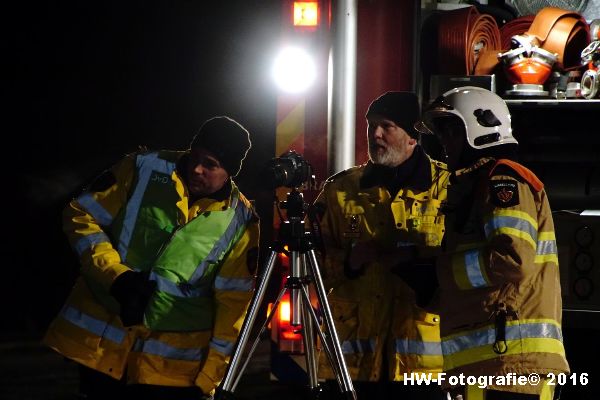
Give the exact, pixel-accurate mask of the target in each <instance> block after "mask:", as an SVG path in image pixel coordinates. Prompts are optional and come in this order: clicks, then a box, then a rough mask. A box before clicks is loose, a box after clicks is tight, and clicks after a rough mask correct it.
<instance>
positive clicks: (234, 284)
mask: <svg viewBox="0 0 600 400" xmlns="http://www.w3.org/2000/svg"><path fill="white" fill-rule="evenodd" d="M253 288H254V278H252V277H248V278H226V277H224V276H220V275H219V276H217V278H216V279H215V289H217V290H233V291H238V292H249V291H251V290H252V289H253Z"/></svg>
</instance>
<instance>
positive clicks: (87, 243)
mask: <svg viewBox="0 0 600 400" xmlns="http://www.w3.org/2000/svg"><path fill="white" fill-rule="evenodd" d="M99 243H110V239H109V238H108V236H106V233H104V232H97V233H92V234H91V235H85V236H83V237H81V238H80V239H79V240H78V241H77V243H75V251H76V252H77V254H79V255H80V256H81V255H82V254H83V253H84V252H85V251H86V250H88V249H90V248H91V247H92V246H94V245H97V244H99Z"/></svg>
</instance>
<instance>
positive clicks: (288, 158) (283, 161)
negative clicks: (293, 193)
mask: <svg viewBox="0 0 600 400" xmlns="http://www.w3.org/2000/svg"><path fill="white" fill-rule="evenodd" d="M266 171H267V173H268V175H269V177H270V182H271V185H272V187H273V188H277V187H280V186H285V187H288V188H290V189H292V188H297V187H299V186H301V185H302V184H304V183H306V182H309V183H312V181H314V175H313V171H312V166H311V165H310V164H309V163H308V161H306V160H305V159H304V158H303V157H302V156H301V155H300V154H298V153H296V152H295V151H294V150H289V151H287V152H285V153H283V154H282V155H281V156H279V157H275V158H273V159H271V161H269V163H268V165H267V168H266Z"/></svg>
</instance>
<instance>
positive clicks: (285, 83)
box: [273, 47, 316, 93]
mask: <svg viewBox="0 0 600 400" xmlns="http://www.w3.org/2000/svg"><path fill="white" fill-rule="evenodd" d="M315 75H316V73H315V64H314V62H313V60H312V58H311V56H310V55H309V54H308V53H307V52H306V51H304V50H302V49H300V48H298V47H287V48H285V49H283V50H282V51H281V53H279V55H278V56H277V58H276V59H275V64H274V65H273V78H274V79H275V82H276V83H277V85H278V86H279V87H280V88H281V90H283V91H285V92H288V93H300V92H303V91H304V90H306V89H307V88H308V87H309V86H310V85H311V84H312V83H313V81H314V80H315Z"/></svg>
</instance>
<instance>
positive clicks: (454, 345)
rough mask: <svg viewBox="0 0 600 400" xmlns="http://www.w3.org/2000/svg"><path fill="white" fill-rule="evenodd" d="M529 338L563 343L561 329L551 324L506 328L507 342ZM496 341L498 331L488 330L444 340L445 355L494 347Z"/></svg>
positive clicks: (521, 325) (510, 326)
mask: <svg viewBox="0 0 600 400" xmlns="http://www.w3.org/2000/svg"><path fill="white" fill-rule="evenodd" d="M527 338H552V339H556V340H560V341H561V342H562V333H561V330H560V327H558V326H557V325H555V324H551V323H543V322H542V323H537V322H530V323H524V324H519V325H508V326H507V327H506V340H518V339H527ZM495 341H496V330H495V329H494V328H488V329H484V330H481V331H477V332H473V333H469V334H467V335H462V336H458V337H452V338H451V339H443V340H442V351H443V353H444V355H450V354H454V353H458V352H460V351H464V350H468V349H471V348H474V347H480V346H486V345H492V344H493V343H494V342H495Z"/></svg>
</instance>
